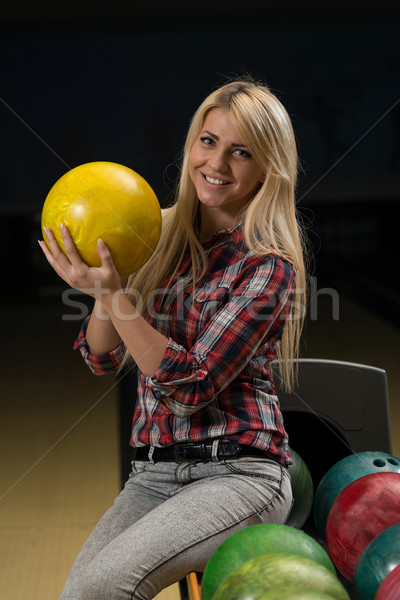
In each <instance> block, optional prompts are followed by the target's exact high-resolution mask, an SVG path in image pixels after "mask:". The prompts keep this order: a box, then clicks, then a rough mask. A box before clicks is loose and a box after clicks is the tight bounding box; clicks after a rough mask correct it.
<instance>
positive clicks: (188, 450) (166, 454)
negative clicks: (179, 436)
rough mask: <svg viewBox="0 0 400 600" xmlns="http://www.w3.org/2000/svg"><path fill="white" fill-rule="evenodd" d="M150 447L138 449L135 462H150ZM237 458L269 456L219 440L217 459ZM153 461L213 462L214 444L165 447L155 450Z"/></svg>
mask: <svg viewBox="0 0 400 600" xmlns="http://www.w3.org/2000/svg"><path fill="white" fill-rule="evenodd" d="M149 451H150V447H149V446H142V447H140V448H136V453H135V455H134V460H150V459H149V453H150V452H149ZM236 456H262V457H264V458H269V456H268V455H267V454H266V453H265V452H263V451H262V450H260V449H259V448H255V447H254V446H241V445H240V444H238V443H237V442H235V441H234V440H219V443H218V449H217V453H216V458H217V459H218V460H220V459H223V458H234V457H236ZM151 460H152V461H157V462H170V461H172V462H177V463H181V462H185V461H187V460H199V461H203V462H208V461H210V460H213V442H199V443H196V442H194V443H190V444H176V445H175V446H165V447H164V448H156V447H155V448H154V449H153V453H152V455H151Z"/></svg>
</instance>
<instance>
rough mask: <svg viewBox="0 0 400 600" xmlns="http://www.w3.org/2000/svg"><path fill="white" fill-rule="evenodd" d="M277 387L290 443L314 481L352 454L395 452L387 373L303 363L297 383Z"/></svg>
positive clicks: (320, 361)
mask: <svg viewBox="0 0 400 600" xmlns="http://www.w3.org/2000/svg"><path fill="white" fill-rule="evenodd" d="M275 387H276V390H277V394H278V397H279V400H280V404H281V410H282V414H283V417H284V421H285V427H286V429H287V432H288V434H289V439H290V445H291V446H292V447H293V449H294V450H296V452H298V453H299V454H300V456H302V458H303V459H304V460H305V462H306V463H307V465H308V467H309V469H310V471H311V475H312V476H313V480H314V483H318V481H319V480H320V478H321V477H322V476H323V475H324V473H325V472H326V471H327V470H328V469H329V467H330V466H331V465H333V464H334V463H335V462H337V461H338V460H340V459H341V458H343V457H344V456H347V455H348V454H351V453H352V452H362V451H367V450H368V451H370V450H372V451H373V450H376V451H381V452H387V453H389V454H391V452H392V442H391V433H390V417H389V394H388V385H387V376H386V371H384V370H383V369H379V368H377V367H373V366H369V365H363V364H357V363H351V362H343V361H337V360H325V359H313V358H303V359H300V360H299V373H298V383H297V385H296V386H295V388H294V389H293V390H292V391H291V392H290V393H288V392H287V391H285V389H283V387H282V386H280V385H279V378H278V377H277V375H275Z"/></svg>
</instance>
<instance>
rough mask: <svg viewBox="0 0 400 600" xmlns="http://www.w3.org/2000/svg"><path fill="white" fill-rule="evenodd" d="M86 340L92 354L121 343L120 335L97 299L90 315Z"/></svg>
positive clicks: (107, 350) (108, 350)
mask: <svg viewBox="0 0 400 600" xmlns="http://www.w3.org/2000/svg"><path fill="white" fill-rule="evenodd" d="M86 341H87V344H88V346H89V350H90V352H91V353H92V354H104V353H105V352H110V351H111V350H114V348H116V347H117V346H118V344H120V343H121V336H120V335H119V333H118V332H117V331H116V329H115V327H114V324H113V322H112V321H111V319H110V317H109V316H108V313H107V312H106V311H105V310H104V308H103V307H102V305H101V302H100V301H99V300H97V301H96V303H95V305H94V308H93V312H92V314H91V316H90V321H89V324H88V327H87V331H86Z"/></svg>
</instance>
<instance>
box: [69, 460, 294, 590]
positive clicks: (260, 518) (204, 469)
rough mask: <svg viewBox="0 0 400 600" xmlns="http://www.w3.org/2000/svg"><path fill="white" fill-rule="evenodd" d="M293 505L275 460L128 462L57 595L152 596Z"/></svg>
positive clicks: (282, 518) (201, 567)
mask: <svg viewBox="0 0 400 600" xmlns="http://www.w3.org/2000/svg"><path fill="white" fill-rule="evenodd" d="M291 505H292V490H291V485H290V476H289V474H288V471H287V469H285V468H284V467H282V466H280V465H279V464H278V463H277V462H275V461H273V460H269V459H264V458H262V457H261V458H259V457H242V458H233V459H227V460H221V461H215V462H212V461H211V462H195V461H190V462H184V463H175V462H158V463H157V462H156V463H154V464H152V463H151V462H147V461H134V462H133V463H132V473H131V474H130V476H129V479H128V481H127V483H126V484H125V487H124V489H123V490H122V492H121V493H120V495H119V496H118V497H117V498H116V500H115V502H114V505H113V506H112V507H111V508H110V509H109V510H108V511H107V512H106V513H105V515H104V516H103V517H102V518H101V519H100V521H99V523H98V524H97V525H96V527H95V529H94V530H93V532H92V533H91V534H90V536H89V538H88V539H87V541H86V543H85V545H84V546H83V548H82V550H81V552H80V553H79V555H78V557H77V559H76V561H75V563H74V565H73V567H72V570H71V572H70V574H69V577H68V579H67V581H66V583H65V586H64V589H63V592H62V594H61V599H62V600H117V599H118V600H122V599H130V600H150V599H151V598H154V596H155V595H156V594H158V593H159V592H160V591H161V590H162V589H164V588H166V587H168V586H169V585H172V584H173V583H175V582H177V581H179V580H181V579H183V578H184V577H185V576H186V575H187V574H188V573H189V572H190V571H200V572H201V571H204V568H205V566H206V564H207V561H208V560H209V558H210V556H211V554H212V553H213V552H214V550H215V549H216V548H217V547H218V546H219V545H220V544H221V543H222V542H223V541H224V540H225V539H226V538H227V537H229V536H230V535H231V534H233V533H234V532H236V531H238V530H239V529H242V528H243V527H247V526H249V525H256V524H258V523H270V522H273V523H284V522H285V521H286V518H287V516H288V514H289V512H290V508H291Z"/></svg>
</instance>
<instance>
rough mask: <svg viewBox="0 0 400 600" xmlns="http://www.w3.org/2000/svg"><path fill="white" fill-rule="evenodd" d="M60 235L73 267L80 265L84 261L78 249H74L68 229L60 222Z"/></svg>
mask: <svg viewBox="0 0 400 600" xmlns="http://www.w3.org/2000/svg"><path fill="white" fill-rule="evenodd" d="M60 230H61V236H62V240H63V243H64V248H65V252H66V254H67V257H68V259H69V261H70V263H71V265H72V266H74V267H75V268H78V267H81V266H82V265H83V264H84V263H83V260H82V259H81V257H80V254H79V252H78V250H77V249H76V246H75V243H74V240H73V239H72V236H71V234H70V232H69V230H68V228H67V227H66V226H65V225H63V223H61V224H60Z"/></svg>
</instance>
